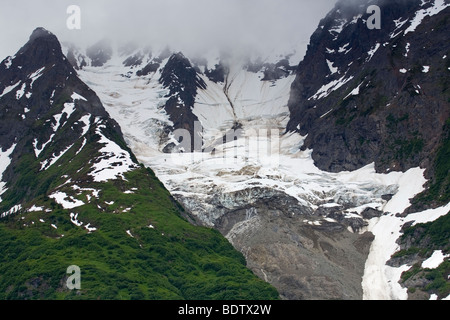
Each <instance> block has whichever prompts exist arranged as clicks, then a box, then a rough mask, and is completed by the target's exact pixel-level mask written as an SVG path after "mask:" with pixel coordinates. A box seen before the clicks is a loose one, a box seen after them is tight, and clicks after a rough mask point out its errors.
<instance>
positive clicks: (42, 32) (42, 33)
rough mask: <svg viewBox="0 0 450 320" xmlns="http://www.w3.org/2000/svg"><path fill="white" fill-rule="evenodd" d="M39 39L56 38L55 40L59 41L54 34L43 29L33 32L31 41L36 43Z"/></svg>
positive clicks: (39, 28)
mask: <svg viewBox="0 0 450 320" xmlns="http://www.w3.org/2000/svg"><path fill="white" fill-rule="evenodd" d="M38 38H54V39H55V40H57V38H56V36H55V35H54V34H53V33H51V32H50V31H48V30H47V29H45V28H42V27H38V28H36V29H34V30H33V32H32V34H31V36H30V40H29V41H34V40H36V39H38Z"/></svg>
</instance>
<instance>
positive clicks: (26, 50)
mask: <svg viewBox="0 0 450 320" xmlns="http://www.w3.org/2000/svg"><path fill="white" fill-rule="evenodd" d="M0 92H3V94H0V95H1V96H0V148H1V149H2V150H3V151H5V150H7V149H9V148H10V147H11V146H12V145H13V144H16V147H15V149H14V152H13V153H12V154H11V159H12V160H11V165H10V166H9V167H8V168H7V170H6V171H5V172H4V173H3V180H4V181H6V182H9V183H14V182H15V179H16V178H17V176H16V164H17V163H18V161H20V160H21V158H22V157H23V155H28V154H32V157H35V159H38V160H39V161H41V163H45V161H46V160H48V159H52V158H54V157H56V156H58V155H60V154H62V152H63V151H64V150H65V149H66V148H68V147H69V146H71V145H74V144H75V143H76V142H77V141H79V139H80V136H81V135H82V133H83V132H84V134H86V132H85V131H84V130H87V128H86V126H87V125H88V124H86V122H83V123H82V122H81V121H80V119H81V118H82V117H83V116H87V117H88V119H89V120H87V119H86V120H85V121H87V122H89V124H91V123H92V122H94V119H98V120H100V119H102V121H103V122H102V123H103V124H104V125H105V127H106V128H107V130H108V132H109V135H111V136H118V137H122V133H121V130H120V127H119V125H118V124H117V122H116V121H114V120H112V119H111V118H110V117H109V114H108V113H107V112H106V110H105V109H104V107H103V105H102V103H101V102H100V99H99V98H98V97H97V95H96V94H95V92H94V91H92V90H91V89H90V88H89V87H88V86H87V85H86V84H85V83H84V82H82V81H81V80H80V79H79V78H78V77H77V75H76V72H75V70H74V68H73V67H72V65H71V64H70V63H69V61H68V59H67V58H66V57H65V56H64V55H63V53H62V51H61V46H60V43H59V41H58V39H57V38H56V37H55V36H54V35H53V34H52V33H50V32H48V31H47V30H45V29H43V28H38V29H36V30H35V31H34V32H33V34H32V35H31V37H30V39H29V41H28V42H27V43H26V44H25V45H24V46H23V47H22V48H21V49H20V50H19V51H18V52H17V54H16V55H15V56H14V57H8V58H6V59H5V60H4V61H3V62H2V63H1V64H0ZM65 108H67V109H65ZM64 110H66V111H64ZM69 110H70V111H69ZM33 148H34V150H35V151H33ZM36 150H40V151H42V152H40V153H39V154H36ZM26 196H32V195H26ZM24 198H25V195H24Z"/></svg>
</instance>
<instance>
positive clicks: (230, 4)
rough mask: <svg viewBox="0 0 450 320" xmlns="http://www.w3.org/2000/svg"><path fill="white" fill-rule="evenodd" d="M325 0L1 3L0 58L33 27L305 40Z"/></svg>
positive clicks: (247, 43) (151, 38)
mask: <svg viewBox="0 0 450 320" xmlns="http://www.w3.org/2000/svg"><path fill="white" fill-rule="evenodd" d="M334 4H335V1H330V0H150V1H138V0H130V1H120V0H96V1H90V0H81V1H76V0H75V1H66V0H27V1H16V2H9V3H7V4H2V10H1V11H0V26H1V30H6V31H4V32H3V33H2V34H1V35H0V41H1V42H2V46H1V50H0V54H1V59H3V58H4V57H6V56H7V55H11V54H14V53H15V52H16V51H17V50H18V48H20V46H21V45H23V44H24V43H25V42H26V41H27V40H28V37H29V35H30V33H31V32H32V30H33V29H34V28H35V27H38V26H42V27H44V28H47V29H48V30H49V31H52V32H53V33H55V34H56V35H57V36H58V38H59V39H60V40H61V41H71V42H74V43H76V44H79V45H89V44H93V43H94V42H96V41H98V40H100V39H102V38H105V37H108V38H110V39H112V40H118V41H121V42H123V41H138V42H141V43H145V44H148V45H157V46H161V45H169V46H171V47H173V48H174V49H176V50H191V51H193V50H198V51H201V50H204V48H208V47H213V46H228V47H235V48H236V47H242V48H245V47H250V48H256V49H258V50H261V49H264V50H272V49H276V48H289V47H299V46H302V47H303V48H306V45H307V42H308V41H309V36H310V35H311V34H312V32H313V31H314V30H315V29H316V28H317V26H318V23H319V21H320V19H321V18H323V17H324V16H325V15H326V13H327V12H328V11H330V10H331V9H332V8H333V7H334ZM69 5H77V6H79V7H80V9H81V29H80V30H69V29H68V28H67V27H66V20H67V18H68V17H69V15H68V14H67V13H66V10H67V7H68V6H69Z"/></svg>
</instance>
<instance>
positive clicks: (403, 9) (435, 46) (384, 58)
mask: <svg viewBox="0 0 450 320" xmlns="http://www.w3.org/2000/svg"><path fill="white" fill-rule="evenodd" d="M372 3H373V4H377V5H379V6H380V7H381V12H382V15H381V25H382V28H381V29H380V30H376V29H374V30H369V29H368V28H367V25H366V20H367V18H368V17H369V14H367V13H366V9H367V7H368V6H369V5H370V4H372ZM421 3H422V2H421V1H404V0H396V1H370V2H369V3H368V4H367V5H361V6H355V5H346V4H345V2H344V1H341V2H339V3H338V4H337V5H336V7H335V9H334V10H333V11H332V12H330V13H329V14H328V16H327V17H326V18H324V19H323V20H322V21H321V22H320V26H319V28H318V29H317V30H316V32H315V33H314V34H313V35H312V37H311V41H310V45H309V47H308V51H307V54H306V56H305V59H304V60H303V61H302V62H301V63H300V65H299V67H298V69H297V77H296V80H295V81H294V83H293V85H292V92H291V97H290V101H289V109H290V112H291V120H290V122H289V124H288V127H287V130H288V131H295V130H298V131H299V132H300V133H301V134H302V135H306V134H308V136H307V138H306V141H305V144H304V146H303V148H305V149H306V148H311V149H313V154H312V156H313V159H314V160H315V163H316V165H317V166H318V167H319V168H321V169H323V170H328V171H334V172H336V171H342V170H354V169H357V168H360V167H362V166H364V165H367V164H369V163H371V162H375V163H376V169H377V171H379V172H386V171H390V170H407V169H409V168H411V167H415V166H422V167H429V165H430V161H431V159H432V157H433V155H434V153H435V152H436V149H437V148H438V145H439V139H440V137H441V135H442V130H443V126H444V124H445V121H446V120H447V119H448V117H449V115H450V104H449V100H448V99H449V91H448V79H449V75H448V63H449V62H448V58H445V57H446V56H448V53H449V41H448V30H447V29H448V28H446V27H445V26H446V25H447V24H448V18H449V16H450V8H446V9H444V10H443V11H441V12H440V13H439V14H436V15H433V16H431V17H427V18H425V19H424V20H423V22H422V23H421V24H420V25H418V27H417V28H416V30H415V31H414V32H406V31H407V28H408V27H409V26H410V25H411V22H410V21H411V20H412V19H413V18H414V17H415V15H416V12H417V11H418V10H420V9H427V8H429V7H430V6H432V5H433V3H424V4H423V5H422V4H421Z"/></svg>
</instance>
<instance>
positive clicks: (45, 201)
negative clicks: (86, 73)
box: [0, 168, 278, 299]
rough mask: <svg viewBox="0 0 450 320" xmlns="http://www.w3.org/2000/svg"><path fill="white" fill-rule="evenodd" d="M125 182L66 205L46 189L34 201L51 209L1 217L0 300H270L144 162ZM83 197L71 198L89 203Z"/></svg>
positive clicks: (238, 258) (241, 262) (265, 288)
mask: <svg viewBox="0 0 450 320" xmlns="http://www.w3.org/2000/svg"><path fill="white" fill-rule="evenodd" d="M126 179H127V181H123V180H116V181H110V182H108V183H98V184H97V185H95V184H90V185H89V187H90V188H94V189H97V190H100V192H99V197H98V198H95V199H91V202H89V203H86V204H85V205H83V206H81V207H78V208H74V209H72V210H66V209H63V208H62V207H61V206H60V205H57V204H55V203H54V202H53V201H52V200H51V199H49V198H47V197H45V196H44V197H41V198H40V199H39V200H38V201H37V203H36V204H37V205H39V206H42V207H44V208H52V207H53V208H54V209H53V210H51V212H50V210H48V211H49V212H45V210H44V211H40V212H29V213H22V214H19V215H15V216H11V217H9V218H7V219H3V220H2V221H1V223H0V252H1V255H2V259H1V260H0V299H276V298H277V297H278V293H277V292H276V290H275V289H274V288H273V287H271V286H270V285H269V284H267V283H265V282H264V281H262V280H260V279H259V278H257V277H256V276H255V275H254V274H253V273H252V272H251V271H250V270H249V269H247V268H246V266H245V259H244V257H243V256H242V255H241V254H240V253H239V252H237V251H236V250H235V249H234V248H233V247H232V246H231V244H230V243H229V242H228V241H227V240H226V239H225V238H223V237H222V235H220V233H218V232H217V231H215V230H212V229H209V228H204V227H197V226H193V225H191V224H190V223H188V222H187V221H186V220H185V219H183V218H182V217H181V215H180V213H179V209H178V207H177V205H176V204H175V203H174V201H173V200H172V199H171V197H170V194H169V193H168V192H167V190H165V189H164V188H163V187H162V186H161V183H160V182H159V181H158V180H157V179H156V178H155V177H154V175H152V174H149V171H148V170H147V169H144V168H141V169H137V170H134V171H132V172H130V173H129V174H127V175H126ZM81 187H82V186H81ZM70 190H71V189H70V188H67V189H65V190H64V191H65V192H67V194H70ZM130 190H133V191H131V192H127V193H124V191H130ZM72 192H73V191H72ZM87 194H89V193H88V192H86V194H82V195H80V194H78V196H77V198H79V199H83V198H84V201H85V202H87V201H86V195H87ZM73 196H75V194H73ZM106 202H108V203H109V204H110V205H107V204H106ZM112 202H114V203H113V204H111V203H112ZM100 208H101V209H100ZM129 208H131V209H129ZM71 212H73V213H78V216H77V219H78V220H79V221H82V222H83V223H84V225H86V224H87V223H90V226H91V227H92V226H93V227H95V228H97V230H96V231H93V232H91V233H89V232H88V231H87V230H86V229H85V228H83V227H79V226H76V225H75V224H73V223H72V222H71V220H70V213H71ZM42 221H43V222H42ZM52 224H53V225H54V226H52ZM55 227H56V229H55ZM127 231H128V233H127ZM70 265H77V266H79V267H80V269H81V289H80V290H73V291H71V290H69V289H67V287H66V279H67V277H68V276H69V275H68V274H66V270H67V267H68V266H70Z"/></svg>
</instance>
